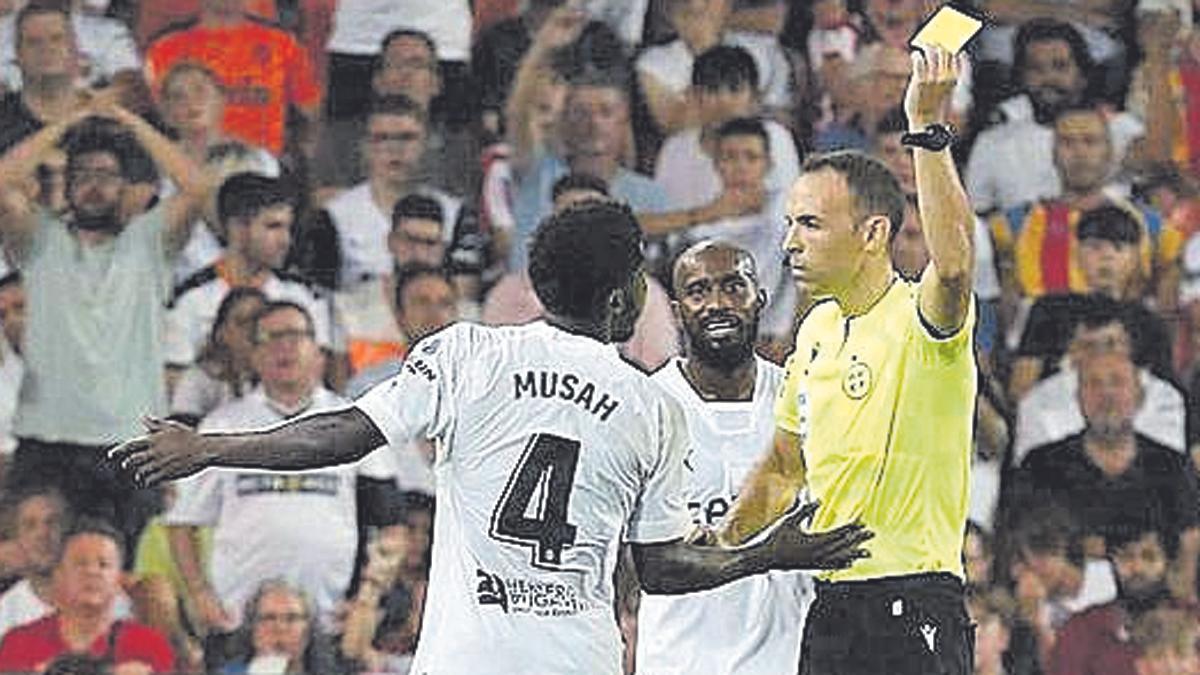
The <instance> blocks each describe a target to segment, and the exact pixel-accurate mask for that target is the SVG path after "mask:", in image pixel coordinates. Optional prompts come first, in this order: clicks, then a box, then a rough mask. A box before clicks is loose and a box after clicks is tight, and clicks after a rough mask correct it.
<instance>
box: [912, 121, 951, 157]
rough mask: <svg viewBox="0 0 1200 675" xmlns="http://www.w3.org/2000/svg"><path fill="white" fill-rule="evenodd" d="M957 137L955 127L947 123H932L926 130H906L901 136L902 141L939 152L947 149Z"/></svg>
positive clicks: (915, 146)
mask: <svg viewBox="0 0 1200 675" xmlns="http://www.w3.org/2000/svg"><path fill="white" fill-rule="evenodd" d="M956 138H958V135H957V134H955V133H954V127H952V126H950V125H947V124H930V125H929V126H927V127H925V131H908V132H905V133H904V134H903V135H902V136H900V143H901V144H903V145H908V146H912V147H914V148H924V149H926V150H933V151H934V152H938V151H941V150H945V149H946V147H947V146H949V145H950V144H951V143H953V142H954V140H955V139H956Z"/></svg>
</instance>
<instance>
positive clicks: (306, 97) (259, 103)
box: [146, 0, 321, 155]
mask: <svg viewBox="0 0 1200 675" xmlns="http://www.w3.org/2000/svg"><path fill="white" fill-rule="evenodd" d="M246 2H247V0H205V3H204V7H203V11H202V12H201V14H200V17H199V18H198V19H197V20H195V21H193V22H190V23H188V24H184V25H183V26H181V27H179V28H177V29H175V30H172V31H169V32H167V33H165V34H164V35H162V36H161V37H160V38H158V39H157V40H155V41H154V44H152V45H151V46H150V48H149V49H148V50H147V52H146V71H147V78H148V80H149V81H150V84H151V86H153V87H154V88H155V90H158V88H159V87H160V85H161V83H162V80H163V78H164V76H165V75H166V73H168V72H170V70H171V68H172V67H173V66H174V65H176V64H177V63H179V62H180V61H197V62H199V63H201V64H203V65H205V66H207V67H208V68H209V69H210V70H212V71H213V72H214V73H216V74H217V76H218V77H219V78H220V79H221V83H222V84H223V85H224V87H225V89H226V91H227V94H228V99H227V103H226V106H225V123H224V126H225V132H226V133H227V134H229V135H230V136H232V137H234V138H237V139H239V140H242V141H245V142H246V143H248V144H250V145H258V146H262V147H264V148H267V149H268V150H270V151H271V152H273V153H275V154H276V155H282V154H283V152H284V149H285V145H286V143H285V141H286V140H287V139H286V138H285V136H286V122H287V115H288V110H289V108H294V109H295V110H297V111H298V112H299V113H300V116H301V119H302V127H303V129H302V133H301V139H300V141H301V142H300V147H301V148H311V147H312V145H311V144H310V143H308V142H306V140H305V139H308V138H316V135H315V130H316V123H317V120H318V116H319V114H320V109H321V108H320V106H321V89H320V87H319V86H318V84H317V81H316V79H315V75H314V72H313V66H312V61H311V60H310V59H309V57H308V54H306V53H305V51H304V49H303V48H302V47H301V46H300V43H298V42H297V41H296V39H295V38H294V37H292V35H291V34H290V33H288V32H287V31H285V30H283V29H282V28H278V27H276V26H275V25H274V24H272V23H269V22H267V21H263V20H262V19H259V18H257V17H254V16H252V15H250V14H248V13H246V12H244V11H243V8H244V7H245V3H246ZM304 152H305V154H306V155H311V154H312V153H311V150H309V149H305V150H304Z"/></svg>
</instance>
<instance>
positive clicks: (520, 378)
mask: <svg viewBox="0 0 1200 675" xmlns="http://www.w3.org/2000/svg"><path fill="white" fill-rule="evenodd" d="M513 384H514V385H515V391H514V392H513V398H514V399H516V400H520V399H521V397H522V396H525V397H529V398H557V399H560V400H562V401H566V402H569V403H574V404H575V405H577V406H579V407H581V408H583V409H584V410H586V411H588V412H589V413H591V414H593V415H595V416H597V417H599V418H600V421H601V422H607V421H608V418H609V416H610V415H612V414H613V412H614V411H615V410H616V409H617V406H618V405H620V404H621V402H620V401H618V400H617V399H615V398H613V397H612V396H609V395H608V394H607V393H606V392H600V398H598V399H597V398H596V385H595V384H593V383H591V382H588V381H587V380H584V379H583V378H581V377H579V376H578V375H576V374H574V373H556V372H553V371H549V370H528V371H525V373H524V374H522V373H514V374H513Z"/></svg>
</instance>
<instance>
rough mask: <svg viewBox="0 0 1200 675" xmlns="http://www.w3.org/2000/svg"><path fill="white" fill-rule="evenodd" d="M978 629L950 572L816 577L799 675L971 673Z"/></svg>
mask: <svg viewBox="0 0 1200 675" xmlns="http://www.w3.org/2000/svg"><path fill="white" fill-rule="evenodd" d="M974 652H975V626H974V625H973V624H972V623H971V620H970V618H969V617H968V616H967V609H966V599H965V593H964V588H963V583H962V581H961V580H959V579H958V577H956V576H954V575H952V574H919V575H913V576H902V577H888V578H884V579H871V580H867V581H845V582H838V583H829V582H823V581H818V582H817V597H816V600H814V601H813V604H812V608H811V609H810V610H809V612H808V621H807V623H806V624H805V627H804V648H803V652H802V656H801V662H800V673H801V675H859V674H861V675H883V674H884V673H887V674H888V675H970V674H971V673H972V672H973V671H974V669H975V664H974V660H975V656H974Z"/></svg>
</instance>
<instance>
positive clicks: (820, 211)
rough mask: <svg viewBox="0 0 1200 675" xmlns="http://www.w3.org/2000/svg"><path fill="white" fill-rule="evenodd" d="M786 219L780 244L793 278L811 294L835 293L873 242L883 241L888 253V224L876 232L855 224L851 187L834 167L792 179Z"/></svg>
mask: <svg viewBox="0 0 1200 675" xmlns="http://www.w3.org/2000/svg"><path fill="white" fill-rule="evenodd" d="M787 225H788V233H787V238H786V239H785V240H784V243H783V246H784V250H785V251H786V252H787V256H788V265H789V267H790V268H791V271H792V278H793V279H794V280H795V282H796V285H797V287H798V288H800V290H802V291H805V292H807V293H808V294H810V295H811V296H814V297H820V296H831V295H833V296H837V295H839V294H840V293H841V292H843V291H844V290H845V289H848V288H850V286H851V284H852V283H853V282H854V279H855V277H856V276H858V271H859V270H860V269H862V267H863V265H864V263H865V262H866V259H867V255H868V253H869V252H870V248H871V247H872V246H874V247H875V248H878V247H879V245H880V244H881V245H882V248H880V249H879V250H880V251H881V252H882V254H883V255H885V256H886V255H887V246H888V241H887V239H888V232H887V230H886V228H885V229H884V231H883V233H882V235H879V234H878V233H875V234H872V233H871V232H869V231H868V229H869V228H867V227H865V226H862V227H860V226H858V225H857V221H856V220H855V209H854V202H853V199H852V198H851V195H850V188H849V186H848V185H847V184H846V179H845V178H844V177H843V176H842V175H841V174H839V173H837V172H836V171H834V170H833V169H821V170H818V171H813V172H809V173H805V174H802V175H801V176H800V178H798V179H797V180H796V182H795V184H793V186H792V191H791V193H790V194H789V195H788V206H787ZM872 229H877V228H872ZM879 236H882V240H881V241H877V240H878V239H879Z"/></svg>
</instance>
